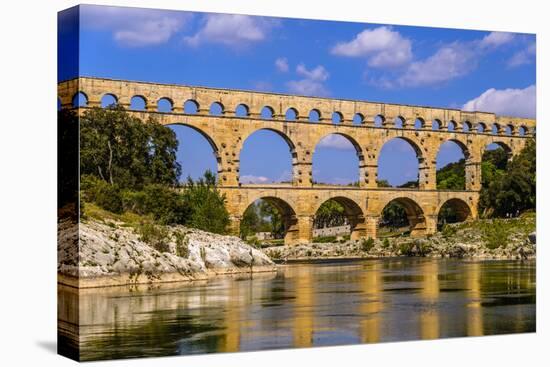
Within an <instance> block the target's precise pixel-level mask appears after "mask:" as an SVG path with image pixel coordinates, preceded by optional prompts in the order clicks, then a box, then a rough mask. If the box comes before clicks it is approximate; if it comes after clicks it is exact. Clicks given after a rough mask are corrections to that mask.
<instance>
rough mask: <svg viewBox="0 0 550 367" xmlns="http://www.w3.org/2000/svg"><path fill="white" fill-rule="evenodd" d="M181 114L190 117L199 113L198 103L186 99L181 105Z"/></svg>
mask: <svg viewBox="0 0 550 367" xmlns="http://www.w3.org/2000/svg"><path fill="white" fill-rule="evenodd" d="M183 112H184V113H187V114H190V115H195V114H197V113H198V112H199V103H198V102H197V101H195V100H194V99H188V100H187V101H185V103H184V104H183Z"/></svg>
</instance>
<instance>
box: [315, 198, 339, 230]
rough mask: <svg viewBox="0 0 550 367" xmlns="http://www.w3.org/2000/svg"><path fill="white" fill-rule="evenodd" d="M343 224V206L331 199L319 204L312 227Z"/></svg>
mask: <svg viewBox="0 0 550 367" xmlns="http://www.w3.org/2000/svg"><path fill="white" fill-rule="evenodd" d="M345 224H347V217H346V215H345V211H344V207H343V206H342V204H340V203H339V202H337V201H336V200H333V199H330V200H327V201H325V202H324V203H323V204H321V206H320V207H319V209H317V213H315V219H314V220H313V226H314V228H326V227H336V226H342V225H345Z"/></svg>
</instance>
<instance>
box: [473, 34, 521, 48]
mask: <svg viewBox="0 0 550 367" xmlns="http://www.w3.org/2000/svg"><path fill="white" fill-rule="evenodd" d="M514 38H515V35H514V34H513V33H508V32H491V33H489V34H488V35H486V36H485V37H483V38H482V39H481V41H480V42H479V45H480V47H483V48H486V47H499V46H502V45H504V44H507V43H510V42H512V41H513V40H514Z"/></svg>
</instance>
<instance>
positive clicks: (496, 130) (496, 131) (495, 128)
mask: <svg viewBox="0 0 550 367" xmlns="http://www.w3.org/2000/svg"><path fill="white" fill-rule="evenodd" d="M500 129H501V126H500V124H498V123H496V122H495V123H494V124H493V125H492V126H491V134H493V135H498V134H500Z"/></svg>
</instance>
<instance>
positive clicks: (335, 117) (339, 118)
mask: <svg viewBox="0 0 550 367" xmlns="http://www.w3.org/2000/svg"><path fill="white" fill-rule="evenodd" d="M343 122H344V115H343V114H342V112H340V111H334V112H333V113H332V123H333V124H342V123H343Z"/></svg>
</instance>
